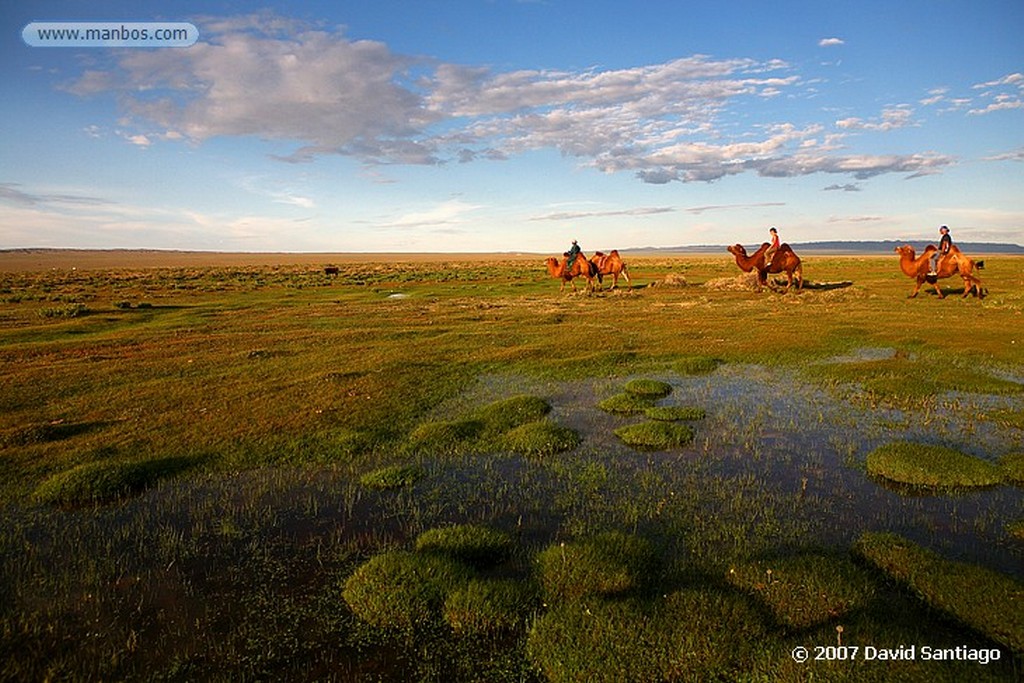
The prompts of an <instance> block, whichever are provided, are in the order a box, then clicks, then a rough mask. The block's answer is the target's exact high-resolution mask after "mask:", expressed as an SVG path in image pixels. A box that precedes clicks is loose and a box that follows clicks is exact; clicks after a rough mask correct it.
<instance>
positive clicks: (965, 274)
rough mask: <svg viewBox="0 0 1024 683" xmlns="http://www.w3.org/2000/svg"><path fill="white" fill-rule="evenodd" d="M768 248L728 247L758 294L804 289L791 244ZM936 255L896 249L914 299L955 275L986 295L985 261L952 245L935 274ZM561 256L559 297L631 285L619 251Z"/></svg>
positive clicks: (931, 249)
mask: <svg viewBox="0 0 1024 683" xmlns="http://www.w3.org/2000/svg"><path fill="white" fill-rule="evenodd" d="M769 246H770V245H769V244H768V243H767V242H765V243H764V244H762V245H761V247H760V248H759V249H758V250H757V251H755V252H754V253H753V254H750V255H748V254H747V250H746V249H745V248H744V247H743V245H742V244H734V245H732V246H731V247H727V251H728V252H729V253H730V254H732V255H733V257H734V258H735V259H736V265H737V266H739V268H740V270H742V271H743V272H744V273H750V272H753V271H757V285H758V291H760V290H761V289H762V288H763V287H764V286H765V285H767V284H768V275H770V274H777V273H785V274H786V291H787V292H788V291H789V290H790V288H791V287H792V286H793V280H794V279H796V283H797V285H796V286H797V289H802V288H803V285H804V276H803V265H802V264H801V262H800V257H799V256H797V255H796V252H794V251H793V249H792V248H791V247H790V246H789V245H788V244H782V245H781V246H779V248H778V249H777V250H776V251H775V253H774V254H772V256H771V259H770V260H769V259H768V258H767V257H766V253H767V251H768V248H769ZM937 251H938V248H937V247H936V246H935V245H934V244H929V245H928V246H927V247H925V249H924V252H923V253H922V254H921V255H920V256H918V255H917V254H916V253H915V251H914V248H913V247H911V246H909V245H905V246H902V247H896V253H897V254H899V256H900V270H902V271H903V273H904V274H905V275H906V276H907V277H910V278H912V279H913V280H914V281H915V282H916V286H915V287H914V291H913V292H912V293H911V294H910V297H911V298H913V297H915V296H917V293H918V292H919V291H920V290H921V287H922V286H923V285H924V284H925V283H926V282H927V283H928V284H930V285H931V286H933V287H934V288H935V293H936V294H938V296H939V298H940V299H941V298H943V297H944V295H943V293H942V290H941V289H940V288H939V285H938V281H939V280H940V279H942V278H947V277H952V276H953V275H959V276H960V278H961V279H962V280H963V283H964V293H963V296H965V297H966V296H967V295H968V294H971V293H972V292H973V293H974V295H975V296H976V297H978V298H979V299H980V298H981V297H983V296H984V295H985V292H986V290H985V289H984V288H983V287H982V284H981V278H979V277H978V276H977V275H976V271H977V270H979V269H981V268H982V267H984V264H985V262H984V261H975V260H973V259H971V258H969V257H968V256H965V255H964V254H963V252H961V251H960V249H959V248H958V247H957V246H956V245H953V246H951V247H950V249H949V251H948V252H947V253H946V254H944V255H940V256H939V257H938V259H937V263H936V268H935V272H932V271H931V258H932V255H933V254H935V252H937ZM562 256H563V260H562V261H561V262H559V260H558V259H556V258H554V257H552V258H549V259H547V261H545V264H546V265H547V269H548V274H549V275H551V277H554V278H557V279H559V280H561V281H562V286H561V288H560V289H559V290H558V291H559V293H562V292H564V291H565V285H566V283H569V284H570V285H572V289H573V291H574V292H578V291H579V290H577V289H576V283H575V282H574V280H575V279H576V278H583V279H584V280H586V282H587V285H586V291H588V292H590V291H593V290H594V279H595V278H597V281H598V283H599V285H603V283H604V276H605V275H611V276H612V278H613V280H612V289H615V287H617V286H618V284H619V276H620V275H621V276H623V277H624V278H625V279H626V282H629V281H630V280H629V272H628V270H627V268H626V264H625V262H624V261H623V260H622V258H621V257H620V256H619V251H618V249H613V250H612V251H611V252H609V253H608V254H604V253H602V252H600V251H598V252H595V254H594V256H593V258H590V259H587V258H586V257H585V256H584V255H583V254H578V255H577V256H576V258H575V260H573V262H572V264H571V265H569V267H566V265H567V264H568V261H569V259H568V254H567V253H566V254H563V255H562Z"/></svg>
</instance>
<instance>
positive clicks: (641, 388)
mask: <svg viewBox="0 0 1024 683" xmlns="http://www.w3.org/2000/svg"><path fill="white" fill-rule="evenodd" d="M623 388H624V389H625V390H626V393H627V394H633V395H634V396H642V397H646V398H655V399H657V398H663V397H665V396H668V395H669V394H671V393H672V385H671V384H669V383H668V382H661V381H659V380H656V379H631V380H630V381H628V382H626V386H625V387H623Z"/></svg>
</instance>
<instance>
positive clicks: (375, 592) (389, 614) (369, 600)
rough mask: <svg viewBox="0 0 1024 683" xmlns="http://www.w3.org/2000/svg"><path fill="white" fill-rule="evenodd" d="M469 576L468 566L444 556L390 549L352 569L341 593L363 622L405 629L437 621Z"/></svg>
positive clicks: (380, 626) (467, 581)
mask: <svg viewBox="0 0 1024 683" xmlns="http://www.w3.org/2000/svg"><path fill="white" fill-rule="evenodd" d="M472 575H473V574H472V570H471V569H470V568H469V567H467V566H466V565H464V564H462V563H460V562H458V561H456V560H453V559H451V558H449V557H445V556H443V555H436V554H430V553H427V554H422V553H410V552H406V551H400V550H394V551H390V552H387V553H383V554H381V555H378V556H376V557H374V558H372V559H370V560H369V561H367V562H366V563H365V564H363V565H362V566H360V567H359V568H358V569H356V571H355V572H354V573H353V574H352V575H351V576H350V577H349V578H348V579H347V580H346V581H345V584H344V589H343V590H342V593H341V594H342V597H344V599H345V602H346V603H347V604H348V606H349V608H350V609H351V610H352V612H353V613H355V615H356V616H358V617H359V618H360V619H363V620H364V621H366V622H367V623H369V624H371V625H373V626H377V627H379V628H389V629H397V630H409V629H414V628H420V627H424V626H428V625H430V624H432V623H436V622H437V621H439V620H440V619H441V618H442V610H443V607H444V603H445V600H446V599H447V598H448V596H449V595H451V594H452V593H454V592H455V591H456V590H458V589H460V588H462V587H464V586H465V585H466V584H467V583H469V580H470V579H471V578H472Z"/></svg>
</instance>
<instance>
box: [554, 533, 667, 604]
mask: <svg viewBox="0 0 1024 683" xmlns="http://www.w3.org/2000/svg"><path fill="white" fill-rule="evenodd" d="M654 559H655V556H654V551H653V549H652V547H651V544H650V542H649V541H647V540H646V539H644V538H641V537H639V536H633V535H629V534H624V533H621V532H617V531H611V532H607V533H604V534H599V535H597V536H593V537H591V538H586V539H582V540H579V541H574V542H572V543H561V544H558V545H552V546H549V547H548V548H547V549H545V550H543V551H542V552H541V553H540V554H539V555H538V556H537V571H538V574H539V577H540V583H541V587H542V588H543V590H544V595H545V596H546V597H547V599H548V601H549V602H553V601H557V600H576V599H579V598H581V597H583V596H586V595H613V594H618V593H624V592H626V591H629V590H633V589H635V588H637V587H639V586H640V585H641V584H642V583H643V582H644V580H645V579H647V578H649V577H650V574H651V570H652V569H653V566H654Z"/></svg>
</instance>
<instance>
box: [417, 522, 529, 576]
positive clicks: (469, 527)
mask: <svg viewBox="0 0 1024 683" xmlns="http://www.w3.org/2000/svg"><path fill="white" fill-rule="evenodd" d="M512 547H513V542H512V537H511V536H509V535H508V534H507V533H505V532H504V531H498V530H496V529H489V528H487V527H483V526H476V525H473V524H461V525H457V526H449V527H441V528H437V529H430V530H428V531H424V532H423V533H422V534H420V535H419V537H418V538H417V539H416V550H417V551H419V552H424V553H439V554H441V555H447V556H449V557H451V558H453V559H456V560H460V561H462V562H465V563H466V564H469V565H472V566H474V567H489V566H493V565H496V564H500V563H501V562H504V561H505V560H507V559H508V558H509V556H510V555H511V554H512Z"/></svg>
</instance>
